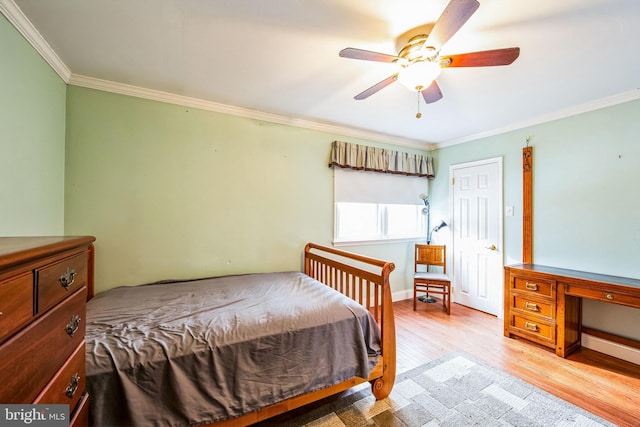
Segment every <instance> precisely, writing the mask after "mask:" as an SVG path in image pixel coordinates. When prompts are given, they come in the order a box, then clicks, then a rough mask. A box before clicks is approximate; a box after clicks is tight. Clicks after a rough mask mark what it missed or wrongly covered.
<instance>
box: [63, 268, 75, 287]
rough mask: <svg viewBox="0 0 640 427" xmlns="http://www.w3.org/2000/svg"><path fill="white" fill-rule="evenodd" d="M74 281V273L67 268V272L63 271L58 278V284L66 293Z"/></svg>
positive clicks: (71, 269)
mask: <svg viewBox="0 0 640 427" xmlns="http://www.w3.org/2000/svg"><path fill="white" fill-rule="evenodd" d="M75 280H76V271H75V270H74V269H73V268H71V267H67V271H65V272H64V273H63V274H62V276H60V284H61V285H62V287H63V288H64V289H65V290H67V291H68V290H69V288H70V287H71V285H73V282H75Z"/></svg>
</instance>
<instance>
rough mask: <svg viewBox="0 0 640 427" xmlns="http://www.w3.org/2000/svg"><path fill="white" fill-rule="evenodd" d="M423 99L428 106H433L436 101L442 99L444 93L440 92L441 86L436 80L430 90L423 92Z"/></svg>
mask: <svg viewBox="0 0 640 427" xmlns="http://www.w3.org/2000/svg"><path fill="white" fill-rule="evenodd" d="M422 97H423V98H424V102H426V103H427V104H432V103H434V102H436V101H439V100H441V99H442V92H441V91H440V86H438V83H436V81H435V80H434V81H433V82H432V83H431V84H430V85H429V87H428V88H426V89H424V90H423V91H422Z"/></svg>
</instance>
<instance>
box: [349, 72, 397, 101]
mask: <svg viewBox="0 0 640 427" xmlns="http://www.w3.org/2000/svg"><path fill="white" fill-rule="evenodd" d="M396 80H398V73H396V74H394V75H392V76H389V77H387V78H386V79H384V80H383V81H381V82H379V83H376V84H374V85H373V86H371V87H370V88H369V89H367V90H365V91H363V92H361V93H359V94H357V95H356V96H354V97H353V99H357V100H361V99H365V98H368V97H370V96H371V95H373V94H374V93H376V92H378V91H379V90H382V89H384V88H385V87H387V86H389V85H390V84H391V83H393V82H395V81H396Z"/></svg>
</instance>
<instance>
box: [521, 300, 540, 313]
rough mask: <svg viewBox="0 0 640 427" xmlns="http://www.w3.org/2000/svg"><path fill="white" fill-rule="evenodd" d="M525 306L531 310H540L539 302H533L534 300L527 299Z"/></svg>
mask: <svg viewBox="0 0 640 427" xmlns="http://www.w3.org/2000/svg"><path fill="white" fill-rule="evenodd" d="M524 307H525V308H526V309H527V310H531V311H539V309H538V304H536V303H533V302H529V301H526V302H525V303H524Z"/></svg>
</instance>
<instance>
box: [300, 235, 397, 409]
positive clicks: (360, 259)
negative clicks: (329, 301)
mask: <svg viewBox="0 0 640 427" xmlns="http://www.w3.org/2000/svg"><path fill="white" fill-rule="evenodd" d="M347 263H348V264H347ZM394 269H395V265H394V264H393V263H391V262H386V261H381V260H378V259H375V258H369V257H366V256H363V255H358V254H355V253H352V252H347V251H342V250H339V249H335V248H330V247H325V246H320V245H316V244H314V243H308V244H307V245H306V247H305V250H304V272H305V274H307V275H308V276H310V277H313V278H314V279H316V280H318V281H319V282H322V283H324V284H325V285H327V286H329V287H331V288H333V289H335V290H336V291H338V292H340V293H342V294H344V295H346V296H347V297H349V298H351V299H353V300H354V301H356V302H358V303H359V304H361V305H362V306H364V307H366V308H367V309H368V310H369V311H370V312H371V314H372V315H373V317H374V318H375V320H376V322H377V323H378V325H379V326H380V330H381V339H382V345H381V347H382V357H381V362H380V363H379V364H378V366H377V367H376V368H381V369H374V370H373V371H372V373H371V375H370V377H369V378H368V380H369V381H370V382H371V390H372V392H373V395H374V396H375V397H376V399H384V398H385V397H387V396H388V395H389V393H390V392H391V389H392V388H393V383H394V381H395V376H396V328H395V322H394V316H393V304H392V301H391V288H390V284H389V274H390V273H391V272H392V271H393V270H394ZM380 365H381V366H380Z"/></svg>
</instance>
